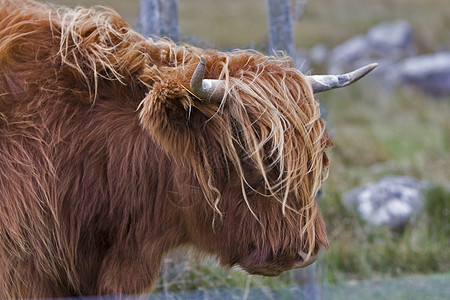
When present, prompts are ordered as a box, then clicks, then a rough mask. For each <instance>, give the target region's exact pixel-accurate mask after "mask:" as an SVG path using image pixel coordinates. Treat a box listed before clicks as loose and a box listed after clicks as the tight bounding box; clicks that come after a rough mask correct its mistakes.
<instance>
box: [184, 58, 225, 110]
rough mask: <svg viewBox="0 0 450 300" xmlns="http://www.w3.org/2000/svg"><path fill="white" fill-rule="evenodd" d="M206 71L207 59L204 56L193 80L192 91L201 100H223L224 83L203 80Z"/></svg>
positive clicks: (193, 75)
mask: <svg viewBox="0 0 450 300" xmlns="http://www.w3.org/2000/svg"><path fill="white" fill-rule="evenodd" d="M205 71H206V59H205V57H204V56H203V55H202V56H201V57H200V62H199V63H198V65H197V68H195V71H194V74H192V78H191V91H192V93H194V95H196V96H197V97H199V98H201V99H211V100H219V101H220V100H222V98H223V94H224V82H223V81H222V80H215V79H203V78H204V77H205Z"/></svg>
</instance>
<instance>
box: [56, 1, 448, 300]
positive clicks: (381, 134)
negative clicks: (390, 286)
mask: <svg viewBox="0 0 450 300" xmlns="http://www.w3.org/2000/svg"><path fill="white" fill-rule="evenodd" d="M50 1H51V2H54V3H60V4H72V3H77V4H81V5H92V4H103V5H108V6H112V7H115V8H116V9H117V10H118V11H119V12H120V13H121V14H122V15H123V16H124V17H125V18H126V19H127V20H128V22H130V24H133V23H134V19H135V17H136V16H137V11H138V1H137V0H135V1H120V0H109V1H108V0H102V1H100V0H98V1H97V0H78V1H75V0H53V1H52V0H50ZM179 5H180V25H181V30H182V31H183V32H184V33H185V34H194V35H198V36H200V37H201V38H203V39H206V40H209V41H210V42H212V43H213V44H214V45H217V46H218V47H224V48H229V47H233V46H237V47H244V46H245V45H248V44H250V43H251V42H256V43H259V42H261V41H263V40H264V38H265V32H266V17H265V7H264V1H263V0H245V1H244V0H242V1H241V0H239V1H237V0H236V1H223V0H180V1H179ZM399 18H401V19H407V20H409V21H410V22H411V23H412V26H413V29H414V34H415V37H416V43H417V44H418V45H419V49H420V51H421V52H428V51H431V50H433V49H435V48H447V49H448V48H449V47H450V30H448V29H449V28H450V5H448V0H427V1H423V0H371V1H369V0H365V1H361V0H335V1H327V0H314V1H308V5H307V7H306V11H305V13H304V15H303V16H302V18H301V20H300V23H299V24H298V25H297V27H296V41H297V45H298V46H301V47H310V46H312V45H314V44H315V43H318V42H326V43H327V44H328V45H329V46H333V45H336V44H338V43H340V42H342V41H344V40H345V39H347V38H349V37H351V36H353V35H355V34H360V33H365V32H366V31H367V29H368V28H370V26H372V25H374V24H376V23H377V22H380V21H384V20H394V19H399ZM365 81H366V82H361V83H358V84H356V85H355V86H354V87H351V88H346V89H343V90H338V91H332V92H328V93H326V94H323V95H320V101H321V104H322V106H323V107H324V108H325V110H326V112H327V116H326V119H327V122H328V124H329V127H330V131H331V132H332V133H333V134H334V138H333V139H334V142H335V147H334V148H333V149H331V150H330V156H331V167H330V176H329V178H328V180H327V181H326V182H325V184H324V186H323V191H324V193H323V198H322V199H321V200H320V206H321V208H322V211H323V213H324V216H325V219H326V222H327V224H328V234H329V238H330V245H331V248H330V250H329V251H327V252H324V253H323V254H322V256H321V257H320V258H319V261H318V263H317V265H318V275H319V278H320V281H321V282H327V283H329V284H333V283H336V282H343V281H348V280H356V279H357V280H361V279H367V278H381V277H384V276H399V275H404V274H410V273H435V272H449V271H450V252H449V251H448V249H449V247H450V244H449V241H450V233H449V230H450V229H449V226H450V225H449V214H450V194H449V192H446V191H445V190H444V189H443V188H435V189H433V190H432V191H430V192H429V194H428V196H427V204H426V206H425V209H424V212H423V213H422V214H421V215H420V216H419V217H418V219H417V220H416V222H414V223H413V224H411V225H409V226H407V227H406V228H405V229H404V230H403V231H401V232H391V231H390V230H388V229H387V228H383V227H381V228H372V227H370V226H368V225H367V224H365V223H364V222H362V221H361V220H360V219H358V218H357V217H356V216H354V215H352V214H351V213H349V212H347V211H346V210H345V209H344V207H343V206H342V204H341V203H340V197H341V195H342V193H344V192H345V191H348V190H349V189H351V188H354V187H356V186H359V185H361V184H364V183H367V182H370V181H372V180H375V179H377V178H380V177H381V176H384V175H409V176H414V177H417V178H420V179H425V180H428V181H430V182H432V183H434V184H437V185H440V186H450V118H449V116H450V99H449V97H447V98H446V99H431V98H430V97H427V96H425V95H423V94H420V93H418V92H416V91H413V90H398V91H393V92H387V91H385V90H383V88H381V87H374V86H369V85H368V84H367V82H370V80H369V79H366V80H365ZM364 83H366V84H364ZM171 268H174V269H175V270H176V272H175V273H173V272H172V273H170V272H169V270H170V269H171ZM248 278H249V277H248V276H247V275H245V274H243V273H242V272H239V271H235V270H232V271H224V270H222V269H219V268H216V267H214V266H212V264H211V262H210V261H209V260H206V262H205V261H203V262H200V263H199V262H198V261H196V262H195V263H194V264H189V263H187V262H185V261H180V262H178V263H174V262H173V261H171V260H169V261H168V262H167V264H166V265H165V269H164V270H163V272H162V276H161V278H160V283H159V285H158V287H157V289H158V290H160V291H164V290H169V289H192V288H200V289H203V290H208V289H226V288H229V287H236V288H240V289H242V290H245V287H246V286H247V285H248V284H249V281H248V280H249V279H248ZM251 278H252V279H251V285H252V286H259V287H261V288H263V287H266V286H278V287H279V286H286V287H288V286H289V285H290V284H292V283H293V275H292V273H289V272H288V273H286V274H283V275H281V276H280V277H279V278H276V279H273V278H270V279H267V278H262V277H258V276H254V277H251ZM355 299H357V298H355Z"/></svg>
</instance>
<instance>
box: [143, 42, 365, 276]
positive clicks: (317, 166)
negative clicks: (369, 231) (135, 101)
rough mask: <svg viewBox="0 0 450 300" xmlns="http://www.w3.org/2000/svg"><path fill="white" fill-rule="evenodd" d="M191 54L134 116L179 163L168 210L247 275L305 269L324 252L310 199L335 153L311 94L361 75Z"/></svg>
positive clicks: (258, 58)
mask: <svg viewBox="0 0 450 300" xmlns="http://www.w3.org/2000/svg"><path fill="white" fill-rule="evenodd" d="M191 50H192V51H191V52H189V54H188V55H186V53H184V54H183V55H181V54H177V53H174V54H173V59H172V61H177V62H178V63H174V62H172V63H171V65H172V66H177V65H178V66H177V67H173V68H169V67H168V68H167V70H170V71H167V72H166V73H165V74H164V76H162V75H158V78H160V80H159V81H155V83H154V84H153V85H152V86H151V89H150V91H149V93H148V95H147V96H146V98H145V99H144V100H143V102H142V105H141V111H140V120H141V123H142V125H143V127H144V128H146V129H147V130H149V131H150V132H151V134H152V136H153V137H154V139H155V141H156V142H157V143H158V144H159V145H160V146H161V147H162V148H163V149H164V150H165V152H166V153H167V155H168V156H169V157H171V158H172V159H173V160H174V161H175V162H176V167H175V170H174V171H173V174H174V175H173V183H172V185H173V187H172V192H171V193H170V195H169V196H168V197H169V198H170V199H169V200H168V201H171V202H173V203H177V205H176V206H177V207H179V209H180V210H183V213H182V215H183V218H184V224H185V227H186V228H185V230H186V233H187V236H188V241H189V243H191V244H193V245H194V246H196V247H197V248H199V249H200V250H202V251H206V252H210V253H214V254H217V255H218V257H219V259H220V261H221V263H222V264H224V265H229V266H232V265H240V266H241V267H243V268H244V269H245V270H247V271H248V272H250V273H256V274H263V275H278V274H280V273H281V272H283V271H285V270H289V269H291V268H294V267H305V266H307V265H309V264H310V263H312V262H314V260H315V259H316V257H317V255H318V252H319V250H320V248H321V247H322V246H325V247H327V246H328V242H327V236H326V232H325V225H324V222H323V220H322V217H321V214H320V212H319V209H318V205H317V202H316V195H317V192H318V190H319V188H320V185H321V183H322V181H323V180H324V178H325V176H326V172H327V167H328V158H327V155H326V153H325V149H326V148H327V147H328V146H330V145H331V144H332V143H331V140H330V139H329V137H328V135H327V134H326V132H325V122H324V120H323V119H322V118H321V117H320V109H319V103H318V102H317V101H316V99H315V98H314V92H315V91H323V90H325V89H330V88H334V87H339V86H344V85H347V84H349V83H350V82H353V81H355V80H357V79H358V78H359V77H362V74H363V73H364V74H365V73H367V72H368V69H364V70H359V71H357V74H356V75H355V73H350V74H346V75H340V76H331V77H326V76H325V77H323V76H322V77H321V76H316V77H306V76H304V75H303V74H301V73H300V72H299V71H297V70H296V69H295V68H293V66H292V62H291V61H290V60H289V59H287V58H281V59H280V58H278V59H276V58H270V57H267V56H264V55H262V54H259V53H250V52H236V53H232V54H223V53H218V52H212V51H211V52H206V53H204V52H200V51H201V50H197V49H191ZM200 54H204V55H205V57H206V58H207V59H205V58H204V57H203V56H202V57H201V61H200V63H199V64H198V61H199V59H200ZM178 56H180V57H181V56H183V60H181V59H180V58H177V57H178ZM180 61H183V63H179V62H180ZM180 65H182V66H180ZM194 68H195V70H194ZM370 68H373V67H369V69H370ZM148 72H149V75H148V76H155V75H154V70H153V71H152V70H149V71H148ZM158 72H161V71H158ZM205 78H210V79H213V80H209V79H205Z"/></svg>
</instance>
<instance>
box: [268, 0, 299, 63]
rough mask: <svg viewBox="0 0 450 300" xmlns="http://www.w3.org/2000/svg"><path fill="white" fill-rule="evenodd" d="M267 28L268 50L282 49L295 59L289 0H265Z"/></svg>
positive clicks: (270, 51)
mask: <svg viewBox="0 0 450 300" xmlns="http://www.w3.org/2000/svg"><path fill="white" fill-rule="evenodd" d="M266 11H267V24H268V27H269V28H268V29H269V45H268V52H269V53H270V54H272V52H273V51H277V50H282V51H285V52H286V54H287V55H289V56H290V57H292V59H294V60H295V43H294V30H293V22H292V13H291V0H266Z"/></svg>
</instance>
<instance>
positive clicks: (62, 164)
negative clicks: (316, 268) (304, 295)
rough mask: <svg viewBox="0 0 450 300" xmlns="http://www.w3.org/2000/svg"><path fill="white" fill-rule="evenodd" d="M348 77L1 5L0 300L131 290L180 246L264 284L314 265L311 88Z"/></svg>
mask: <svg viewBox="0 0 450 300" xmlns="http://www.w3.org/2000/svg"><path fill="white" fill-rule="evenodd" d="M367 71H368V70H367V69H365V70H364V71H363V73H367ZM358 72H360V71H358ZM358 72H357V73H358ZM360 73H361V72H360ZM354 76H355V73H351V74H347V75H342V76H337V77H336V76H334V77H327V76H325V77H314V76H312V77H307V76H304V75H303V74H301V73H300V72H299V71H297V70H296V69H295V68H294V67H293V65H292V61H291V60H290V59H289V58H287V57H278V58H277V57H268V56H266V55H263V54H260V53H258V52H254V51H234V52H230V53H223V52H219V51H216V50H201V49H198V48H195V47H191V46H176V45H175V44H173V43H172V42H170V41H166V40H161V41H158V42H155V41H152V40H151V39H145V38H144V37H142V36H141V35H140V34H138V33H136V32H135V31H133V30H132V29H129V28H128V27H127V24H126V23H125V22H124V20H123V19H122V18H121V17H120V16H119V15H117V13H115V12H113V11H110V10H108V9H100V10H99V11H96V10H88V9H82V8H77V9H68V8H54V7H50V6H48V5H45V4H41V3H38V2H34V1H31V0H21V1H18V0H0V165H1V167H0V193H1V194H0V195H1V196H0V197H1V198H0V201H1V202H0V239H1V240H0V298H28V297H62V296H70V295H97V294H131V293H139V292H141V291H142V290H143V289H144V288H148V287H151V286H152V285H153V284H154V283H155V281H156V278H157V276H158V273H159V270H160V266H161V261H162V259H163V257H164V255H165V254H167V253H168V252H169V251H170V250H171V249H174V248H177V247H180V246H190V247H193V248H195V249H197V250H198V251H201V252H205V253H210V254H213V255H215V256H217V259H218V261H219V262H220V264H221V265H223V266H234V265H238V266H240V267H242V268H243V269H244V270H246V271H248V272H250V273H255V274H262V275H268V276H274V275H278V274H280V273H281V272H283V271H286V270H289V269H292V268H295V267H304V266H306V265H308V264H310V263H312V262H313V261H314V260H315V258H316V257H317V254H318V252H319V249H320V248H321V247H327V246H328V242H327V237H326V233H325V225H324V222H323V220H322V217H321V214H320V212H319V210H318V207H317V203H316V199H315V197H316V194H317V191H318V190H319V187H320V185H321V183H322V181H323V179H324V177H325V176H326V172H327V171H326V170H327V166H328V158H327V156H326V154H325V149H326V148H327V147H328V146H330V145H331V141H330V139H329V137H328V136H327V134H326V132H325V122H324V121H323V119H322V118H321V117H320V110H319V103H318V102H317V101H316V99H315V98H314V92H315V91H316V92H317V91H321V90H323V89H326V88H332V87H336V86H342V85H346V84H348V83H350V82H352V81H354V80H356V79H357V78H359V77H361V76H362V73H361V74H359V73H358V74H357V76H356V78H353V77H354ZM204 78H207V79H204ZM330 79H331V80H330Z"/></svg>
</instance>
